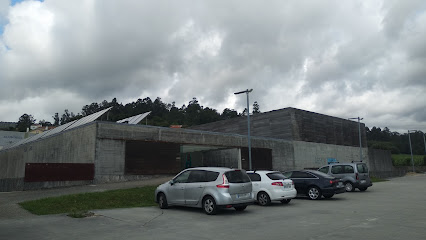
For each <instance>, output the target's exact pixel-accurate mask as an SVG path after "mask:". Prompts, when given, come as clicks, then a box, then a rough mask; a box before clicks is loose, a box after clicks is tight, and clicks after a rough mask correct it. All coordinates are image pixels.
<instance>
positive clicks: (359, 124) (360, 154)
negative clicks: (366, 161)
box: [349, 117, 364, 162]
mask: <svg viewBox="0 0 426 240" xmlns="http://www.w3.org/2000/svg"><path fill="white" fill-rule="evenodd" d="M349 119H358V135H359V161H360V162H362V141H361V120H362V119H364V118H360V117H356V118H349Z"/></svg>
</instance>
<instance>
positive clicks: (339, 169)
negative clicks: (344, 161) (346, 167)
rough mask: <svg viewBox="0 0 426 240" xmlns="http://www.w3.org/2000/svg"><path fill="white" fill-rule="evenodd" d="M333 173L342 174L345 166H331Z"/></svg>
mask: <svg viewBox="0 0 426 240" xmlns="http://www.w3.org/2000/svg"><path fill="white" fill-rule="evenodd" d="M331 173H332V174H342V173H343V166H340V165H337V166H331Z"/></svg>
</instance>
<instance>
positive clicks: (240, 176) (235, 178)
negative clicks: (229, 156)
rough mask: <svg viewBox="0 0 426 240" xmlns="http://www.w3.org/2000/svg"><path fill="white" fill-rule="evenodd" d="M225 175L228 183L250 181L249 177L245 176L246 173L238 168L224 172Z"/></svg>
mask: <svg viewBox="0 0 426 240" xmlns="http://www.w3.org/2000/svg"><path fill="white" fill-rule="evenodd" d="M225 176H226V178H227V179H228V182H229V183H246V182H251V181H250V178H249V177H248V176H247V173H245V172H243V171H240V170H235V171H229V172H226V173H225Z"/></svg>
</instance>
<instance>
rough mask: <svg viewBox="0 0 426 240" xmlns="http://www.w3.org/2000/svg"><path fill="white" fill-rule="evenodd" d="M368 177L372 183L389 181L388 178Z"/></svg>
mask: <svg viewBox="0 0 426 240" xmlns="http://www.w3.org/2000/svg"><path fill="white" fill-rule="evenodd" d="M370 179H371V181H372V182H373V183H376V182H386V181H389V180H387V179H383V178H378V177H370Z"/></svg>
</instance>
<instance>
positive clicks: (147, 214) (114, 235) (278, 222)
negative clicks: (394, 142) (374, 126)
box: [0, 174, 426, 240]
mask: <svg viewBox="0 0 426 240" xmlns="http://www.w3.org/2000/svg"><path fill="white" fill-rule="evenodd" d="M425 193H426V175H425V174H418V175H415V176H406V177H402V178H393V179H391V180H390V181H387V182H380V183H375V184H374V185H373V187H372V188H369V189H368V190H367V191H366V192H359V191H356V192H350V193H343V194H339V195H336V196H334V197H333V198H331V199H321V200H316V201H313V200H308V199H307V198H297V199H293V200H292V201H291V202H290V203H289V204H288V205H282V204H281V203H279V202H277V203H273V204H272V205H271V206H267V207H261V206H258V205H253V206H249V207H248V208H247V209H246V210H245V211H243V212H236V211H235V210H233V209H227V210H224V211H222V212H219V214H218V215H215V216H207V215H205V214H204V213H203V212H202V210H201V209H195V208H183V207H174V208H171V209H165V210H161V209H159V208H158V207H148V208H130V209H113V210H94V211H93V212H94V213H95V216H93V217H88V218H83V219H73V218H70V217H67V216H66V215H65V214H63V215H50V216H35V215H30V214H28V215H27V216H25V217H20V218H12V219H10V218H9V219H4V218H3V219H0V239H185V240H191V239H230V238H232V239H357V240H359V239H387V240H389V239H410V240H411V239H425V236H426V214H425V213H426V194H425ZM3 195H4V194H3ZM3 195H2V194H0V198H1V197H2V196H3Z"/></svg>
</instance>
